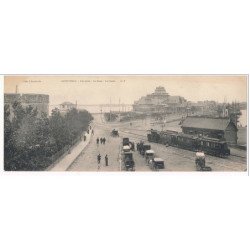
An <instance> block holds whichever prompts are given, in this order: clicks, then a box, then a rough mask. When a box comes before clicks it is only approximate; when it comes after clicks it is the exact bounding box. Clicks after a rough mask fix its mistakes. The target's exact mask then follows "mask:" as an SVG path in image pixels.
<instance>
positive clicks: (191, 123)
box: [182, 116, 233, 131]
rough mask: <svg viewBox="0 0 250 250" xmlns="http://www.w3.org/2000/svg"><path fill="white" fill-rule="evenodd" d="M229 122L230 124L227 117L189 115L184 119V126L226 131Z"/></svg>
mask: <svg viewBox="0 0 250 250" xmlns="http://www.w3.org/2000/svg"><path fill="white" fill-rule="evenodd" d="M229 124H230V120H229V119H225V118H212V117H197V116H188V117H187V118H186V119H185V120H184V121H183V123H182V127H183V128H201V129H211V130H222V131H224V130H225V129H226V128H227V126H228V125H229ZM232 124H233V123H232Z"/></svg>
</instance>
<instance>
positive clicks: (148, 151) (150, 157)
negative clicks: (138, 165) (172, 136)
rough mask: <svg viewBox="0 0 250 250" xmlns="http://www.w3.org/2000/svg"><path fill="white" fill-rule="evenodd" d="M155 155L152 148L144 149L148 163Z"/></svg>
mask: <svg viewBox="0 0 250 250" xmlns="http://www.w3.org/2000/svg"><path fill="white" fill-rule="evenodd" d="M154 157H155V152H154V150H151V149H150V150H146V152H145V160H146V162H147V163H149V161H150V160H153V159H154Z"/></svg>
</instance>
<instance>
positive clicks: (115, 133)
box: [111, 129, 119, 137]
mask: <svg viewBox="0 0 250 250" xmlns="http://www.w3.org/2000/svg"><path fill="white" fill-rule="evenodd" d="M111 136H113V137H119V132H118V130H116V129H113V130H112V131H111Z"/></svg>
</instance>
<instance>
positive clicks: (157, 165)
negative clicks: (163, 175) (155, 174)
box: [149, 158, 165, 171]
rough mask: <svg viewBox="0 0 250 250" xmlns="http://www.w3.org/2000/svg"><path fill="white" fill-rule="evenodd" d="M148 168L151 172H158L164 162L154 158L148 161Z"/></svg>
mask: <svg viewBox="0 0 250 250" xmlns="http://www.w3.org/2000/svg"><path fill="white" fill-rule="evenodd" d="M149 166H150V168H151V169H152V170H155V171H158V170H159V169H164V168H165V164H164V160H163V159H161V158H154V159H153V160H150V161H149Z"/></svg>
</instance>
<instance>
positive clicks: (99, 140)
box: [96, 137, 106, 145]
mask: <svg viewBox="0 0 250 250" xmlns="http://www.w3.org/2000/svg"><path fill="white" fill-rule="evenodd" d="M99 142H100V143H101V144H104V145H105V143H106V138H105V137H104V138H100V139H99V137H97V138H96V144H99Z"/></svg>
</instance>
